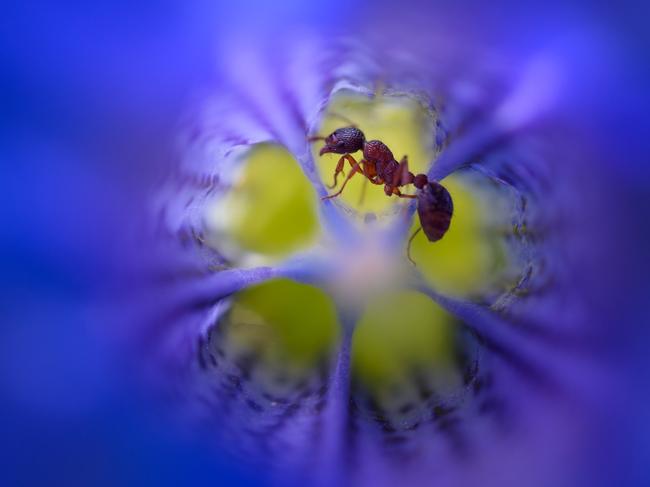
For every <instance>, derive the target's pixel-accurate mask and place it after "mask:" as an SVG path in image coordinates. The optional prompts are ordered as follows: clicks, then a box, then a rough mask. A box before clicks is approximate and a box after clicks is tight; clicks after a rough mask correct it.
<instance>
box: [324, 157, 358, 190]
mask: <svg viewBox="0 0 650 487" xmlns="http://www.w3.org/2000/svg"><path fill="white" fill-rule="evenodd" d="M355 163H356V161H355ZM344 164H345V156H341V158H340V159H339V162H338V164H337V165H336V169H335V170H334V184H332V185H331V186H328V188H330V189H334V188H336V180H337V179H338V177H339V173H342V172H343V165H344ZM344 176H345V174H344Z"/></svg>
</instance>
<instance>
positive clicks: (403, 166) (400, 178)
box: [391, 156, 415, 187]
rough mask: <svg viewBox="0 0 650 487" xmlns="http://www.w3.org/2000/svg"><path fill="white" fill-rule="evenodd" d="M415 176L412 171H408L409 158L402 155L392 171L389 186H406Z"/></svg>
mask: <svg viewBox="0 0 650 487" xmlns="http://www.w3.org/2000/svg"><path fill="white" fill-rule="evenodd" d="M414 179H415V176H414V175H413V173H412V172H410V171H409V159H408V156H404V157H402V160H401V161H400V162H399V165H398V166H397V169H395V172H394V173H393V180H392V181H391V183H392V184H391V186H393V187H398V186H406V185H407V184H411V183H413V180H414Z"/></svg>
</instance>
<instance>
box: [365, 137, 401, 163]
mask: <svg viewBox="0 0 650 487" xmlns="http://www.w3.org/2000/svg"><path fill="white" fill-rule="evenodd" d="M363 157H365V158H366V159H367V160H369V161H373V162H374V163H384V164H387V163H390V162H391V161H394V160H395V158H394V157H393V153H392V152H391V150H390V149H389V148H388V146H387V145H386V144H384V143H383V142H382V141H381V140H370V141H368V142H367V143H366V145H365V146H364V148H363Z"/></svg>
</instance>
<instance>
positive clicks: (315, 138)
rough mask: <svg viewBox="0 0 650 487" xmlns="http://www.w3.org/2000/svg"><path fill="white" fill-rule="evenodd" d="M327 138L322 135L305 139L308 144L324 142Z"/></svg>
mask: <svg viewBox="0 0 650 487" xmlns="http://www.w3.org/2000/svg"><path fill="white" fill-rule="evenodd" d="M326 138H327V137H323V136H322V135H312V136H311V137H307V141H308V142H316V141H318V140H325V139H326Z"/></svg>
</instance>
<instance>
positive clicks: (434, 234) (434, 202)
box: [417, 181, 454, 242]
mask: <svg viewBox="0 0 650 487" xmlns="http://www.w3.org/2000/svg"><path fill="white" fill-rule="evenodd" d="M417 199H418V216H419V217H420V224H421V225H422V230H423V231H424V234H425V235H426V236H427V239H429V241H430V242H436V241H438V240H440V239H441V238H442V237H443V236H444V235H445V233H447V230H449V225H450V224H451V217H452V214H453V213H454V204H453V202H452V200H451V195H450V194H449V191H447V189H445V187H444V186H442V185H441V184H438V183H436V182H435V181H429V182H428V184H426V185H425V186H424V187H423V188H422V189H420V190H418V192H417Z"/></svg>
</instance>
